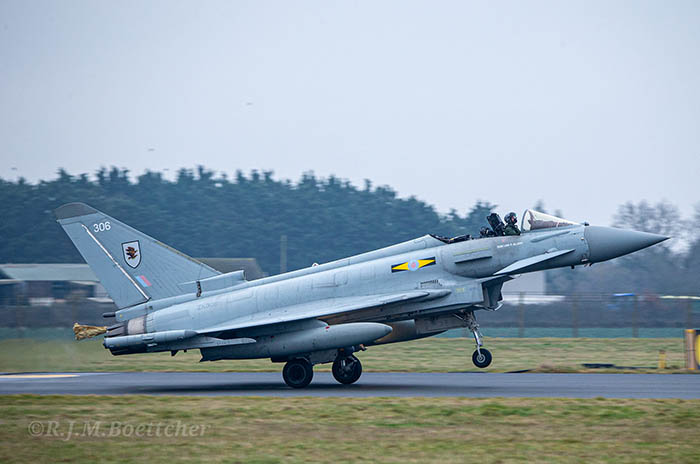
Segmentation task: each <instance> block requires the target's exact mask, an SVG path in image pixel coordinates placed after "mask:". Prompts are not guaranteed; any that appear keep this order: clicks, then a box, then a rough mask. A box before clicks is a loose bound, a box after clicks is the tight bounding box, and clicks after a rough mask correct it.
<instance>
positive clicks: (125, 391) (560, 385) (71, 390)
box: [0, 372, 700, 399]
mask: <svg viewBox="0 0 700 464" xmlns="http://www.w3.org/2000/svg"><path fill="white" fill-rule="evenodd" d="M18 393H36V394H47V395H48V394H69V395H88V394H92V395H136V394H145V395H197V396H199V395H203V396H213V395H230V396H327V397H330V396H341V397H376V396H393V397H398V396H467V397H499V396H500V397H566V398H593V397H605V398H681V399H697V398H700V375H670V374H494V373H444V374H443V373H380V372H366V373H364V374H363V375H362V378H361V379H360V380H359V381H358V383H356V384H354V385H349V386H345V385H340V384H339V383H337V382H336V381H335V380H334V379H333V377H332V376H331V374H330V373H326V372H317V373H315V375H314V380H313V382H312V383H311V385H309V386H308V387H307V388H305V389H301V390H294V389H291V388H289V387H287V386H286V385H285V384H284V382H283V381H282V376H281V374H279V373H268V372H265V373H262V372H261V373H229V372H227V373H209V372H115V373H85V372H83V373H63V372H54V373H28V374H4V375H0V394H18Z"/></svg>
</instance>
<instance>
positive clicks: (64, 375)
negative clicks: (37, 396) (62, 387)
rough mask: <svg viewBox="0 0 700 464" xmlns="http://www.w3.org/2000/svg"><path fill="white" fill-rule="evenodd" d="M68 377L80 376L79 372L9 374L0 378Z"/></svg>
mask: <svg viewBox="0 0 700 464" xmlns="http://www.w3.org/2000/svg"><path fill="white" fill-rule="evenodd" d="M66 377H78V374H7V375H0V379H6V380H9V379H63V378H66Z"/></svg>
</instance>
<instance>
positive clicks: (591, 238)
mask: <svg viewBox="0 0 700 464" xmlns="http://www.w3.org/2000/svg"><path fill="white" fill-rule="evenodd" d="M584 236H585V237H586V242H588V248H589V252H590V258H589V259H590V260H591V262H594V263H597V262H600V261H606V260H608V259H612V258H617V257H618V256H622V255H626V254H629V253H632V252H635V251H638V250H641V249H642V248H646V247H650V246H652V245H655V244H657V243H659V242H663V241H664V240H668V239H669V237H665V236H663V235H657V234H650V233H648V232H637V231H636V230H626V229H616V228H614V227H596V226H588V227H586V228H585V231H584Z"/></svg>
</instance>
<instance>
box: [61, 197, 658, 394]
mask: <svg viewBox="0 0 700 464" xmlns="http://www.w3.org/2000/svg"><path fill="white" fill-rule="evenodd" d="M55 214H56V218H57V220H58V222H59V223H60V225H61V226H62V227H63V229H64V230H65V231H66V233H67V234H68V236H69V237H70V239H71V240H72V241H73V243H74V244H75V246H76V248H77V249H78V251H79V252H80V254H81V255H82V256H83V258H84V259H85V261H86V262H87V263H88V264H89V265H90V267H91V268H92V269H93V271H94V272H95V274H96V275H97V277H98V278H99V280H100V282H101V283H102V285H103V286H104V287H105V289H106V290H107V292H108V293H109V295H110V297H111V298H112V300H114V303H115V304H116V306H117V308H118V309H119V310H118V311H116V312H113V313H106V314H104V316H105V317H107V318H114V319H115V323H114V324H112V325H111V326H109V327H105V328H101V330H99V329H100V328H93V329H98V331H97V333H105V337H104V346H105V348H107V349H109V350H110V351H111V353H112V354H113V355H125V354H132V353H145V352H158V351H170V352H171V354H172V355H175V354H176V353H177V352H178V351H179V350H191V349H199V350H200V352H201V355H202V359H201V360H202V361H218V360H222V359H251V358H270V359H271V360H272V362H283V363H286V364H285V365H284V368H283V370H282V374H283V378H284V381H285V382H286V383H287V385H289V386H290V387H294V388H302V387H306V386H307V385H308V384H309V383H310V382H311V379H312V378H313V366H314V365H315V364H320V363H330V362H332V363H333V369H332V372H333V376H334V377H335V379H336V380H337V381H338V382H340V383H342V384H352V383H354V382H356V381H357V380H358V379H359V378H360V375H361V374H362V365H361V364H360V360H359V359H358V358H357V357H356V356H355V353H357V352H358V351H361V350H364V349H366V347H368V346H372V345H381V344H385V343H396V342H404V341H408V340H415V339H418V338H423V337H430V336H432V335H436V334H439V333H442V332H444V331H446V330H449V329H453V328H458V327H466V328H468V329H469V330H470V331H471V332H472V334H473V335H474V339H475V342H476V351H474V354H473V356H472V361H473V362H474V364H475V365H476V366H477V367H481V368H484V367H487V366H488V365H489V364H491V353H490V352H489V351H488V350H487V349H485V348H483V347H482V337H481V334H480V333H479V325H478V324H477V322H476V318H475V312H476V311H479V310H483V311H495V310H497V309H499V308H500V306H501V303H500V301H501V300H502V296H501V288H502V286H503V284H504V282H507V281H509V280H512V279H513V278H515V277H517V275H519V274H522V273H526V272H534V271H541V270H544V269H552V268H557V267H565V266H572V267H573V266H578V265H590V264H592V263H597V262H601V261H606V260H609V259H612V258H615V257H618V256H622V255H625V254H628V253H632V252H634V251H637V250H640V249H642V248H646V247H648V246H651V245H653V244H656V243H659V242H661V241H663V240H666V239H667V238H668V237H663V236H661V235H655V234H650V233H645V232H636V231H631V230H622V229H616V228H610V227H596V226H589V225H588V224H587V223H584V224H577V223H574V222H570V221H566V220H564V219H560V218H557V217H554V216H550V215H547V214H543V213H540V212H537V211H533V210H527V211H525V213H524V215H523V218H522V223H521V225H520V227H518V225H517V219H516V217H515V214H513V213H510V214H508V215H507V216H506V217H505V219H506V223H505V224H504V223H503V221H501V219H500V217H499V216H498V215H497V214H491V215H490V216H489V217H488V218H487V220H488V223H489V225H490V226H491V227H490V228H486V227H484V228H482V230H481V237H479V238H472V237H470V236H468V235H465V236H460V237H455V238H446V237H440V236H437V235H425V236H423V237H419V238H416V239H414V240H409V241H407V242H403V243H398V244H396V245H392V246H389V247H386V248H381V249H378V250H374V251H370V252H367V253H362V254H359V255H356V256H351V257H349V258H345V259H340V260H337V261H333V262H329V263H325V264H321V265H314V266H311V267H308V268H305V269H299V270H296V271H293V272H287V273H284V274H280V275H275V276H271V277H265V278H262V279H259V280H253V281H247V280H246V279H245V275H244V273H243V271H236V272H229V273H224V274H222V273H220V272H218V271H216V270H214V269H212V268H211V267H209V266H206V265H205V264H203V263H201V262H198V261H196V260H195V259H193V258H190V257H188V256H186V255H184V254H183V253H181V252H179V251H177V250H175V249H173V248H170V247H168V246H167V245H165V244H163V243H161V242H159V241H158V240H155V239H153V238H151V237H149V236H148V235H146V234H143V233H141V232H139V231H137V230H136V229H133V228H131V227H129V226H128V225H126V224H123V223H121V222H119V221H117V220H116V219H114V218H112V217H110V216H107V215H106V214H104V213H102V212H100V211H97V210H96V209H94V208H92V207H90V206H88V205H86V204H83V203H69V204H66V205H64V206H61V207H60V208H58V209H57V210H56V211H55Z"/></svg>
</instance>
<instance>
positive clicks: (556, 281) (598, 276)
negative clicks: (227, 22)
mask: <svg viewBox="0 0 700 464" xmlns="http://www.w3.org/2000/svg"><path fill="white" fill-rule="evenodd" d="M545 200H546V199H545ZM0 201H2V204H3V210H4V211H3V214H2V220H0V238H1V239H2V240H0V262H4V263H31V262H36V263H42V262H44V263H46V262H55V263H61V262H66V263H70V262H82V258H81V257H80V255H79V254H78V252H77V251H76V249H75V248H74V247H73V245H72V244H71V242H70V241H69V240H68V238H67V237H66V235H65V234H64V233H63V231H62V230H61V228H60V227H59V226H58V224H57V223H56V222H55V220H54V217H53V213H52V212H53V210H54V209H55V208H56V207H58V206H60V205H62V204H64V203H68V202H72V201H82V202H85V203H88V204H90V205H91V206H94V207H95V208H97V209H100V210H102V211H105V212H106V213H108V214H109V215H110V216H113V217H115V218H117V219H119V220H121V221H122V222H125V223H127V224H130V225H132V226H134V227H136V228H138V229H139V230H141V231H143V232H144V233H146V234H148V235H151V236H153V237H156V238H158V239H159V240H161V241H163V242H164V243H167V244H169V245H171V246H173V247H175V248H177V249H179V250H181V251H183V252H184V253H187V254H188V255H190V256H198V257H253V258H256V259H257V260H258V261H259V263H260V265H261V266H262V268H263V270H265V271H266V272H267V273H269V274H276V273H278V272H280V269H281V267H285V264H284V263H282V264H281V263H280V247H281V237H282V236H285V237H286V250H287V261H286V270H293V269H298V268H302V267H306V266H309V265H311V264H312V263H314V262H318V263H322V262H327V261H330V260H334V259H338V258H342V257H345V256H349V255H353V254H357V253H361V252H364V251H368V250H372V249H375V248H379V247H383V246H387V245H390V244H392V243H396V242H400V241H404V240H409V239H411V238H415V237H417V236H420V235H423V234H426V233H434V234H439V235H444V236H455V235H461V234H472V235H478V231H479V228H480V227H481V226H483V225H485V217H486V216H487V215H488V214H489V212H491V211H494V210H495V209H496V207H497V205H494V204H491V203H489V202H488V199H476V200H475V201H474V203H473V204H472V205H465V209H464V211H463V212H462V213H460V212H458V211H455V210H453V211H450V212H449V213H447V214H440V213H439V212H437V211H436V209H435V208H434V207H433V206H431V205H429V204H426V203H425V202H422V201H420V200H418V199H416V198H414V197H408V198H400V197H399V196H398V195H397V193H396V192H395V191H394V190H393V189H392V188H391V187H388V186H374V185H373V184H372V182H371V181H369V180H366V181H365V183H364V185H363V186H361V187H357V186H355V185H353V184H351V183H350V182H349V181H347V180H343V179H341V178H338V177H335V176H330V177H327V178H319V177H317V176H315V175H314V174H313V173H312V172H309V173H305V174H303V175H302V176H301V178H300V179H299V180H298V181H296V182H292V181H291V180H286V179H276V178H275V176H274V174H273V173H272V172H270V171H252V172H250V173H248V174H244V173H242V172H240V171H239V172H237V173H236V175H235V176H234V177H232V178H229V177H227V176H226V175H224V174H215V173H214V172H213V171H210V170H208V169H206V168H205V167H202V166H200V167H198V168H197V169H195V170H190V169H181V170H179V171H178V173H177V175H176V178H175V179H174V180H169V179H166V178H165V176H164V175H163V173H160V172H153V171H147V172H145V173H144V174H142V175H139V176H136V177H132V176H130V174H129V171H128V170H127V169H119V168H116V167H112V168H110V169H106V168H103V169H100V170H99V171H98V172H97V173H95V174H94V175H92V176H89V175H88V174H79V175H71V174H70V173H68V172H66V171H65V170H59V172H58V176H57V177H56V178H55V179H52V180H45V181H40V182H37V183H29V182H27V181H25V180H24V179H19V180H16V181H10V180H3V179H0ZM533 207H535V208H537V209H540V210H543V209H545V206H544V202H543V201H540V202H539V203H538V204H537V205H533ZM498 212H499V213H501V214H503V213H504V212H505V211H498ZM555 213H556V212H555ZM614 225H616V226H621V227H626V228H633V229H637V230H643V231H649V232H656V233H663V234H667V235H671V236H673V237H675V239H674V240H669V241H668V242H664V244H661V245H659V246H655V247H652V248H651V249H648V250H645V251H642V252H639V253H635V254H633V255H630V256H628V257H624V258H621V259H618V260H614V261H612V262H609V263H601V264H597V265H594V266H593V267H591V268H590V269H588V268H587V269H579V268H576V270H574V271H571V270H569V269H565V270H556V271H549V273H548V291H549V292H557V293H561V292H566V293H570V292H577V293H586V292H616V291H626V292H646V293H674V294H694V295H697V294H699V293H700V288H699V287H700V277H698V276H700V234H698V233H697V232H696V231H697V230H699V229H700V203H698V205H697V206H696V208H695V215H694V217H692V218H682V217H681V215H680V213H679V211H678V209H677V208H676V207H675V206H673V205H671V204H669V203H666V202H662V203H658V204H656V205H650V204H648V203H647V202H645V201H639V202H636V203H634V202H629V203H626V204H623V205H620V207H619V209H618V213H617V215H616V217H615V223H614Z"/></svg>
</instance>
